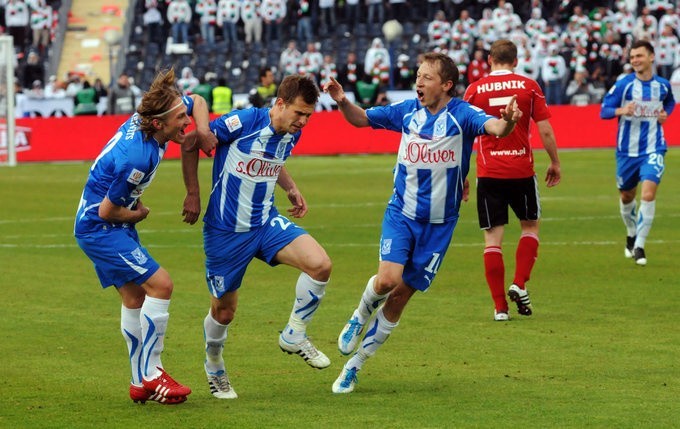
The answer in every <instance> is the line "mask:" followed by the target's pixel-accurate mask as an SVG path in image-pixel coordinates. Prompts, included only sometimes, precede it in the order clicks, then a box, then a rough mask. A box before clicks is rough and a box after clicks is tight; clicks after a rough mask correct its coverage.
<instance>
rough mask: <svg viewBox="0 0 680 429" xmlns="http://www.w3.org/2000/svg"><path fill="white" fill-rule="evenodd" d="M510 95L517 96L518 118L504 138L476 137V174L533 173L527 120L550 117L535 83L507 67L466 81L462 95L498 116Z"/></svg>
mask: <svg viewBox="0 0 680 429" xmlns="http://www.w3.org/2000/svg"><path fill="white" fill-rule="evenodd" d="M513 95H517V106H518V107H519V110H521V111H522V118H521V119H520V120H519V122H518V123H517V125H515V129H514V130H513V131H512V133H510V135H508V136H506V137H503V138H498V137H496V136H491V135H488V134H487V135H483V136H479V137H477V140H476V141H477V177H492V178H497V179H522V178H526V177H532V176H534V174H535V172H534V157H533V154H532V153H531V144H530V142H529V126H530V125H531V119H533V120H534V122H538V121H543V120H545V119H548V118H550V112H549V111H548V106H547V104H546V103H545V96H544V95H543V91H541V87H540V86H538V83H536V81H535V80H533V79H530V78H528V77H525V76H522V75H519V74H516V73H513V72H511V71H509V70H508V71H506V70H497V71H494V72H491V73H490V74H489V76H487V77H484V78H482V79H479V80H478V81H476V82H474V83H472V84H470V86H468V88H467V90H466V91H465V96H464V97H463V98H464V99H465V101H467V102H469V103H470V104H472V105H474V106H477V107H479V108H480V109H482V110H484V111H485V112H486V113H487V114H489V115H494V116H496V117H500V116H501V113H500V110H501V108H504V107H505V106H506V105H507V104H508V101H510V98H511V97H512V96H513Z"/></svg>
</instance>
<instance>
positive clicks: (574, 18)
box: [569, 5, 590, 32]
mask: <svg viewBox="0 0 680 429" xmlns="http://www.w3.org/2000/svg"><path fill="white" fill-rule="evenodd" d="M569 22H573V23H574V26H575V30H576V31H579V30H582V31H585V32H588V31H589V30H590V18H588V16H587V15H586V14H585V13H583V8H582V7H581V6H579V5H576V6H574V12H573V14H572V15H571V16H570V17H569Z"/></svg>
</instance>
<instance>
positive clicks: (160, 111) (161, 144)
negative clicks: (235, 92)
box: [74, 70, 216, 404]
mask: <svg viewBox="0 0 680 429" xmlns="http://www.w3.org/2000/svg"><path fill="white" fill-rule="evenodd" d="M192 114H193V116H194V118H195V121H196V128H197V133H191V135H185V133H184V130H185V129H186V127H187V126H188V125H189V124H190V123H191V120H190V119H189V117H188V115H192ZM208 122H209V113H208V106H207V104H206V102H205V100H203V99H202V98H201V97H199V96H196V95H193V96H191V97H182V96H181V94H180V92H179V90H178V89H177V87H176V86H175V73H174V71H173V70H170V71H168V72H165V73H159V74H158V76H157V77H156V78H155V80H154V81H153V83H152V84H151V88H150V89H149V91H148V92H147V93H146V94H145V95H144V97H143V98H142V102H141V104H140V106H139V108H138V109H137V113H135V114H134V115H132V117H130V119H128V120H127V121H126V122H125V123H124V124H123V125H121V127H120V128H119V129H118V132H117V133H116V134H115V135H114V136H113V138H112V139H111V140H109V142H108V143H107V144H106V146H105V147H104V149H103V150H102V152H101V154H100V155H99V156H98V157H97V159H96V160H95V161H94V163H93V164H92V167H91V168H90V174H89V176H88V178H87V183H86V184H85V189H84V191H83V194H82V196H81V198H80V204H79V206H78V212H77V214H76V220H75V228H74V229H75V237H76V241H77V242H78V245H79V246H80V248H81V249H83V251H84V252H85V254H86V255H87V256H88V257H89V258H90V259H91V260H92V262H93V263H94V267H95V271H96V272H97V276H98V277H99V281H100V282H101V285H102V287H104V288H106V287H108V286H111V285H113V286H115V287H116V290H117V291H118V293H119V294H120V297H121V300H122V306H121V323H120V328H121V332H122V334H123V337H124V338H125V342H126V343H127V347H128V356H129V359H130V366H131V369H132V380H131V384H130V398H132V400H134V401H135V402H138V401H140V402H142V403H144V402H145V401H147V400H153V401H158V402H161V403H164V404H177V403H181V402H184V401H186V399H187V395H189V394H190V393H191V389H189V387H187V386H184V385H182V384H180V383H178V382H176V381H175V380H173V379H172V378H171V377H170V375H168V373H167V372H165V370H164V369H163V364H162V363H161V353H162V351H163V339H164V337H165V331H166V329H167V326H168V318H169V314H168V307H169V306H170V296H171V295H172V289H173V283H172V280H171V279H170V275H169V274H168V272H167V271H166V270H165V269H163V268H162V267H161V266H160V265H159V264H158V263H157V262H156V261H155V260H154V259H153V258H152V257H151V255H150V254H149V252H148V251H147V250H146V249H145V248H144V247H143V246H142V245H141V243H140V241H139V236H138V234H137V230H136V224H137V223H139V222H141V221H143V220H144V219H146V217H147V216H148V215H149V208H148V207H146V206H145V205H144V204H143V203H142V200H141V199H140V197H141V196H142V194H143V193H144V190H145V189H146V188H147V187H148V186H149V185H150V184H151V181H152V180H153V178H154V176H155V174H156V170H157V168H158V166H159V164H160V162H161V159H162V158H163V154H164V153H165V150H166V148H167V142H168V141H170V140H172V141H174V142H176V143H179V144H182V145H186V144H188V143H189V142H192V144H194V143H200V144H201V147H202V149H203V150H204V152H206V153H207V154H210V152H211V151H212V148H213V147H214V145H215V142H216V139H215V136H213V135H212V134H211V133H210V130H209V128H208ZM196 136H198V137H199V138H198V139H196ZM185 216H186V213H185Z"/></svg>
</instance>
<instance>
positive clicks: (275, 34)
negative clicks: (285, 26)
mask: <svg viewBox="0 0 680 429" xmlns="http://www.w3.org/2000/svg"><path fill="white" fill-rule="evenodd" d="M287 12H288V11H287V9H286V2H285V0H262V3H261V4H260V16H261V17H262V22H263V24H264V40H265V42H266V43H269V42H270V41H272V40H281V24H282V23H283V20H284V19H285V18H286V13H287Z"/></svg>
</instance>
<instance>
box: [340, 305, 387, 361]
mask: <svg viewBox="0 0 680 429" xmlns="http://www.w3.org/2000/svg"><path fill="white" fill-rule="evenodd" d="M398 325H399V321H397V322H394V323H392V322H390V321H389V320H387V319H386V318H385V315H384V314H383V309H382V308H380V309H379V310H378V313H377V314H376V317H375V320H374V321H373V323H372V324H371V325H370V326H369V328H368V330H367V331H366V335H364V339H363V340H361V345H360V346H359V350H358V351H357V353H355V354H354V356H352V358H351V359H350V360H348V361H347V363H346V364H345V368H353V367H354V368H356V369H357V371H358V370H360V369H361V367H362V366H363V365H364V362H365V361H366V359H368V358H369V357H371V356H373V355H374V354H375V352H376V351H377V350H378V348H380V346H382V345H383V343H384V342H385V341H387V339H388V338H389V337H390V334H391V333H392V331H393V330H394V328H396V327H397V326H398Z"/></svg>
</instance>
